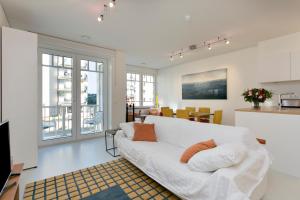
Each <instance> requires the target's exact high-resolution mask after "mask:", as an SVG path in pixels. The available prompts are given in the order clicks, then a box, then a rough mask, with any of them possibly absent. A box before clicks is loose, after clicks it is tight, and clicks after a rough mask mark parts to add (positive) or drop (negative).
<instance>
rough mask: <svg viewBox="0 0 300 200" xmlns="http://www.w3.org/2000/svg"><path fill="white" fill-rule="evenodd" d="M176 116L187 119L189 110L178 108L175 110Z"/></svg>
mask: <svg viewBox="0 0 300 200" xmlns="http://www.w3.org/2000/svg"><path fill="white" fill-rule="evenodd" d="M176 117H177V118H183V119H189V111H188V110H182V109H178V110H176Z"/></svg>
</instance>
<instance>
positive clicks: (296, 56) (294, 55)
mask: <svg viewBox="0 0 300 200" xmlns="http://www.w3.org/2000/svg"><path fill="white" fill-rule="evenodd" d="M291 80H293V81H295V80H300V50H297V51H292V52H291Z"/></svg>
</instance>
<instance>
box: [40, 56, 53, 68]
mask: <svg viewBox="0 0 300 200" xmlns="http://www.w3.org/2000/svg"><path fill="white" fill-rule="evenodd" d="M42 64H43V65H47V66H50V65H52V55H49V54H43V55H42Z"/></svg>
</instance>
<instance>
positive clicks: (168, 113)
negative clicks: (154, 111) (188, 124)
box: [162, 108, 173, 117]
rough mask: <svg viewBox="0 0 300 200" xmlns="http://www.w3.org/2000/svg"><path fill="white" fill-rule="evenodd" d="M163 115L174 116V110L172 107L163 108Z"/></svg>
mask: <svg viewBox="0 0 300 200" xmlns="http://www.w3.org/2000/svg"><path fill="white" fill-rule="evenodd" d="M162 116H164V117H173V110H172V109H170V108H165V109H163V110H162Z"/></svg>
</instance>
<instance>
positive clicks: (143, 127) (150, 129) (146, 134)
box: [132, 123, 157, 142]
mask: <svg viewBox="0 0 300 200" xmlns="http://www.w3.org/2000/svg"><path fill="white" fill-rule="evenodd" d="M133 128H134V136H133V138H132V140H133V141H147V142H157V138H156V134H155V130H154V124H143V123H134V125H133Z"/></svg>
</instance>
